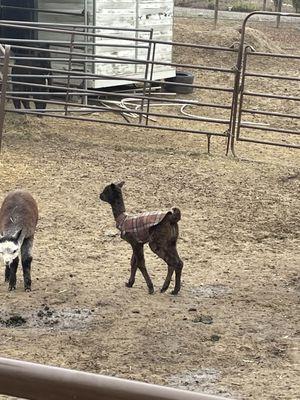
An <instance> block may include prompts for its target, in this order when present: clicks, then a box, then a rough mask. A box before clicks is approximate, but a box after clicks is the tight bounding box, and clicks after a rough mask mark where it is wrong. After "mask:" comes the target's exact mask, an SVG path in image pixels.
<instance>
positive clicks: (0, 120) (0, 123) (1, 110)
mask: <svg viewBox="0 0 300 400" xmlns="http://www.w3.org/2000/svg"><path fill="white" fill-rule="evenodd" d="M0 51H1V53H2V54H3V57H4V62H3V69H2V82H1V98H0V152H1V148H2V135H3V128H4V119H5V102H6V90H7V85H8V84H7V80H8V70H9V57H10V46H9V45H6V46H4V47H3V46H2V45H0Z"/></svg>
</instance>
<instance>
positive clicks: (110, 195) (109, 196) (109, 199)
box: [99, 185, 116, 204]
mask: <svg viewBox="0 0 300 400" xmlns="http://www.w3.org/2000/svg"><path fill="white" fill-rule="evenodd" d="M99 197H100V200H102V201H105V202H106V203H109V204H112V203H113V202H114V199H115V197H116V193H115V191H114V188H113V187H112V185H108V186H106V187H105V188H104V190H103V192H102V193H100V196H99Z"/></svg>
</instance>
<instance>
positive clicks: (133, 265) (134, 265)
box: [125, 250, 137, 287]
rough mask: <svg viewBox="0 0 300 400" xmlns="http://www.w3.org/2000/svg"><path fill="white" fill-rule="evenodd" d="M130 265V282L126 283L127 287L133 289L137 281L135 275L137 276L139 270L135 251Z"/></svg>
mask: <svg viewBox="0 0 300 400" xmlns="http://www.w3.org/2000/svg"><path fill="white" fill-rule="evenodd" d="M130 264H131V271H130V277H129V280H128V282H126V283H125V285H126V286H127V287H132V286H133V284H134V281H135V274H136V270H137V258H136V255H135V254H134V250H133V253H132V256H131V261H130Z"/></svg>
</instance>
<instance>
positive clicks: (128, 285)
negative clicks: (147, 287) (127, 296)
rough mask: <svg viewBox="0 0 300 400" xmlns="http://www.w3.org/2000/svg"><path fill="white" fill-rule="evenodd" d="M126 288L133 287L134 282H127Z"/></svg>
mask: <svg viewBox="0 0 300 400" xmlns="http://www.w3.org/2000/svg"><path fill="white" fill-rule="evenodd" d="M125 286H126V287H129V288H130V287H132V286H133V282H130V281H129V282H125Z"/></svg>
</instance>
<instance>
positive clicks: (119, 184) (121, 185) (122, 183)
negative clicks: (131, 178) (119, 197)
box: [117, 181, 125, 189]
mask: <svg viewBox="0 0 300 400" xmlns="http://www.w3.org/2000/svg"><path fill="white" fill-rule="evenodd" d="M124 185H125V181H121V182H119V183H117V186H118V187H119V188H120V189H122V187H123V186H124Z"/></svg>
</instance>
